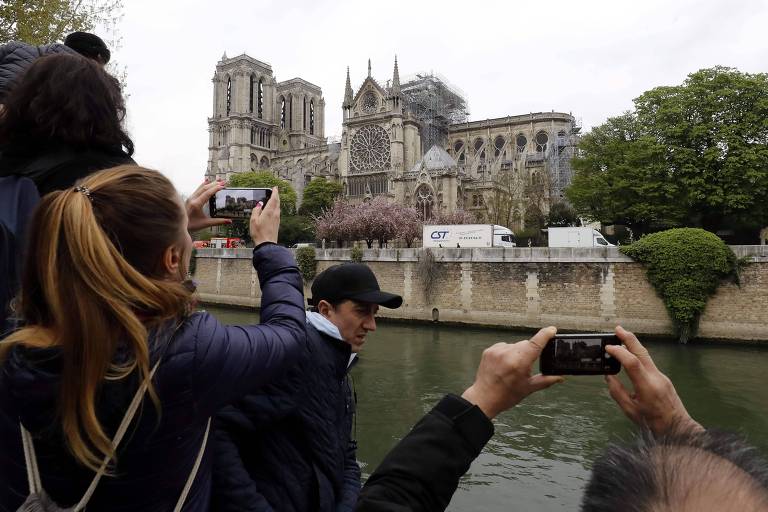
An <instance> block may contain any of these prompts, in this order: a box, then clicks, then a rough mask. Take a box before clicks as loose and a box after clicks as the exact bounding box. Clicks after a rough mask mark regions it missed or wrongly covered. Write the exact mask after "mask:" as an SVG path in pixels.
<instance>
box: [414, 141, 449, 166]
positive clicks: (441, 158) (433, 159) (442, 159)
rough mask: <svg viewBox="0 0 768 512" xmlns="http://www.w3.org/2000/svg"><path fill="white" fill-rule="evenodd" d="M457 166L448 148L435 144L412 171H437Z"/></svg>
mask: <svg viewBox="0 0 768 512" xmlns="http://www.w3.org/2000/svg"><path fill="white" fill-rule="evenodd" d="M454 167H457V165H456V162H455V161H454V160H453V157H452V156H451V155H449V154H448V152H447V151H446V150H444V149H443V148H441V147H440V146H438V145H437V144H435V145H434V146H432V147H431V148H429V151H427V152H426V153H425V154H424V156H423V157H421V160H419V161H418V163H417V164H416V165H414V166H413V169H411V172H419V171H422V170H424V171H437V170H442V169H452V168H454Z"/></svg>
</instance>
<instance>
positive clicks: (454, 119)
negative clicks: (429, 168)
mask: <svg viewBox="0 0 768 512" xmlns="http://www.w3.org/2000/svg"><path fill="white" fill-rule="evenodd" d="M400 90H401V91H402V94H403V97H404V98H405V110H406V111H407V112H410V114H411V115H413V117H414V118H416V119H417V120H418V121H419V122H420V124H421V130H420V131H421V148H422V153H424V152H426V151H428V150H429V148H431V147H432V146H433V145H435V144H437V145H439V146H440V147H445V144H446V142H447V140H448V126H449V125H451V124H456V123H463V122H465V121H466V120H467V119H468V117H469V108H468V107H467V100H465V99H464V94H463V93H462V92H461V91H460V90H459V89H457V88H456V87H453V86H451V85H449V84H448V82H447V80H445V79H444V78H443V77H441V76H440V75H435V74H434V73H419V74H417V75H416V77H415V78H412V79H410V80H408V81H407V82H406V83H404V84H403V85H402V87H401V88H400Z"/></svg>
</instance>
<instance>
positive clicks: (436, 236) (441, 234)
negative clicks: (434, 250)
mask: <svg viewBox="0 0 768 512" xmlns="http://www.w3.org/2000/svg"><path fill="white" fill-rule="evenodd" d="M447 234H448V232H447V231H433V232H432V234H431V235H429V237H430V238H431V239H432V240H445V236H446V235H447Z"/></svg>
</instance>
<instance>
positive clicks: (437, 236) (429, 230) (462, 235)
mask: <svg viewBox="0 0 768 512" xmlns="http://www.w3.org/2000/svg"><path fill="white" fill-rule="evenodd" d="M421 240H422V244H421V245H422V247H453V248H455V247H462V248H464V247H515V246H516V245H517V244H516V243H515V234H514V233H513V232H512V230H511V229H509V228H505V227H504V226H498V225H494V224H451V225H434V224H433V225H425V226H424V230H423V232H422V238H421Z"/></svg>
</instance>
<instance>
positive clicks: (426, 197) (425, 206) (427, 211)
mask: <svg viewBox="0 0 768 512" xmlns="http://www.w3.org/2000/svg"><path fill="white" fill-rule="evenodd" d="M414 198H415V199H416V210H417V211H418V212H419V215H421V218H422V219H423V220H429V219H431V218H432V208H433V206H434V204H435V196H433V195H432V190H430V188H429V187H428V186H427V185H421V186H420V187H419V188H418V189H416V193H415V194H414Z"/></svg>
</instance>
